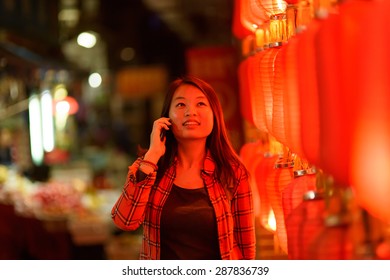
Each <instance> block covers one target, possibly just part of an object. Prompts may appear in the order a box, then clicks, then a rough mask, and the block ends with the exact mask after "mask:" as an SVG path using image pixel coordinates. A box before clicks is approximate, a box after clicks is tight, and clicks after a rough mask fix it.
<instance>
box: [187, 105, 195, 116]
mask: <svg viewBox="0 0 390 280" xmlns="http://www.w3.org/2000/svg"><path fill="white" fill-rule="evenodd" d="M185 115H186V116H195V115H196V108H194V107H192V106H188V107H187V110H186V111H185Z"/></svg>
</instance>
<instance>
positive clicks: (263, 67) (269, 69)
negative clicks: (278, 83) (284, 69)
mask: <svg viewBox="0 0 390 280" xmlns="http://www.w3.org/2000/svg"><path fill="white" fill-rule="evenodd" d="M279 49H280V46H278V47H272V48H269V49H266V50H265V51H264V54H263V55H262V57H261V61H260V75H259V76H258V79H259V83H260V85H261V92H260V94H261V95H262V97H263V100H264V111H263V112H262V113H263V114H265V124H266V128H267V131H268V132H269V133H271V134H272V135H273V133H272V121H273V94H272V93H273V84H274V61H275V57H276V54H277V53H278V51H279Z"/></svg>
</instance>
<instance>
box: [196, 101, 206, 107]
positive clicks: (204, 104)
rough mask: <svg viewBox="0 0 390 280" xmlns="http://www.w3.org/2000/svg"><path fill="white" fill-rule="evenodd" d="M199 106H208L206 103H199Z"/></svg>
mask: <svg viewBox="0 0 390 280" xmlns="http://www.w3.org/2000/svg"><path fill="white" fill-rule="evenodd" d="M198 106H206V103H204V102H199V103H198Z"/></svg>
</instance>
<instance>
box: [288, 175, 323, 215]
mask: <svg viewBox="0 0 390 280" xmlns="http://www.w3.org/2000/svg"><path fill="white" fill-rule="evenodd" d="M315 189H316V173H315V172H314V171H312V170H309V169H307V170H295V171H294V177H293V180H292V181H291V182H290V183H289V184H288V185H287V186H286V187H285V188H284V190H283V192H282V205H283V213H284V217H285V218H287V217H288V216H289V215H290V213H291V211H293V210H294V209H295V208H296V207H298V205H300V204H301V203H302V201H303V195H304V194H305V193H307V192H309V191H315Z"/></svg>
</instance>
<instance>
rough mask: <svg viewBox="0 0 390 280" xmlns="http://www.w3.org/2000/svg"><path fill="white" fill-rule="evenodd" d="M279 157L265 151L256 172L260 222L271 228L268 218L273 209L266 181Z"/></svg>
mask: <svg viewBox="0 0 390 280" xmlns="http://www.w3.org/2000/svg"><path fill="white" fill-rule="evenodd" d="M277 159H278V156H277V155H272V154H270V153H265V154H264V155H263V157H262V159H261V160H260V161H259V162H258V163H257V165H256V167H255V172H254V176H255V180H256V188H257V192H258V193H259V197H260V213H259V216H260V224H261V225H262V226H263V227H264V228H266V229H270V228H269V223H268V220H269V215H270V212H271V211H272V207H271V203H270V199H269V197H268V192H267V185H266V182H267V178H268V176H269V174H271V172H272V171H273V168H274V166H275V163H276V161H277Z"/></svg>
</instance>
